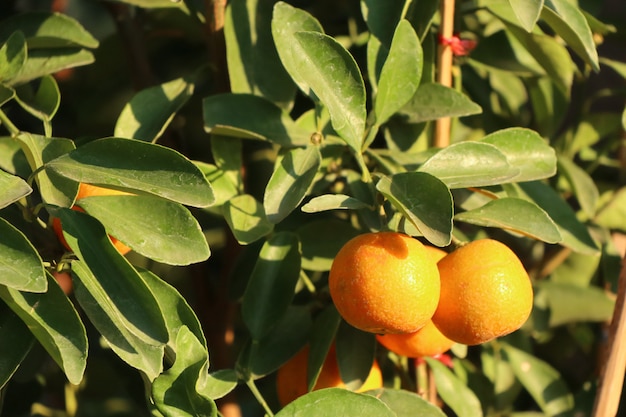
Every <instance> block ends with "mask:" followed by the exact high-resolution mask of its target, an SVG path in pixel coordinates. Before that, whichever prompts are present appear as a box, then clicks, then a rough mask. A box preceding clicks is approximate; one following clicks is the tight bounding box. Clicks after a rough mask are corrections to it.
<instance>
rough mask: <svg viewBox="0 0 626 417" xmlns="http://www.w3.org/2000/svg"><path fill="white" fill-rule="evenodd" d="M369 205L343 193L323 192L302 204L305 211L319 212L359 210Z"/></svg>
mask: <svg viewBox="0 0 626 417" xmlns="http://www.w3.org/2000/svg"><path fill="white" fill-rule="evenodd" d="M369 207H370V206H369V205H367V204H366V203H364V202H363V201H361V200H359V199H356V198H354V197H350V196H349V195H345V194H324V195H320V196H317V197H313V198H312V199H310V200H309V201H307V203H306V204H304V205H303V206H302V211H303V212H305V213H319V212H321V211H327V210H340V209H341V210H359V209H364V208H369Z"/></svg>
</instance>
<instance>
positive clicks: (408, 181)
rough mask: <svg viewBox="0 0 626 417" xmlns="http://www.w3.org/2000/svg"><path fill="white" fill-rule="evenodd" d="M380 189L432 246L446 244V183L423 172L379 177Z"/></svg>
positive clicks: (448, 208) (448, 205) (448, 218)
mask: <svg viewBox="0 0 626 417" xmlns="http://www.w3.org/2000/svg"><path fill="white" fill-rule="evenodd" d="M376 189H377V190H378V191H380V192H381V193H382V194H383V195H384V196H385V197H387V199H389V201H390V202H391V203H392V204H393V205H394V206H395V208H396V209H397V210H398V211H400V212H401V213H402V214H403V215H404V216H405V217H406V218H407V219H408V220H409V221H410V222H411V223H413V225H415V227H417V229H418V230H419V231H420V232H421V233H422V234H423V235H424V237H425V238H426V239H427V240H429V241H430V242H432V243H433V244H434V245H436V246H447V245H448V244H450V241H451V236H452V215H453V203H452V194H450V190H449V189H448V187H446V185H445V184H444V183H443V182H441V180H439V179H437V178H436V177H434V176H432V175H430V174H427V173H425V172H407V173H400V174H395V175H392V176H390V177H382V178H381V179H380V180H379V181H378V183H377V184H376Z"/></svg>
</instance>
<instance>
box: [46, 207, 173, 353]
mask: <svg viewBox="0 0 626 417" xmlns="http://www.w3.org/2000/svg"><path fill="white" fill-rule="evenodd" d="M52 214H53V215H55V216H57V217H59V219H60V220H61V225H62V227H63V236H64V237H65V240H66V241H67V244H68V245H69V247H70V248H71V249H72V250H73V251H74V253H75V254H76V256H77V257H78V258H79V259H80V260H81V261H83V263H82V265H83V268H82V269H81V272H82V273H80V272H79V273H78V276H79V278H80V279H79V281H80V283H81V284H82V286H83V287H84V288H85V290H86V291H87V292H88V293H89V294H90V295H91V297H93V298H95V299H96V300H97V302H98V308H102V309H105V310H106V311H107V312H108V314H110V315H111V316H112V317H114V318H115V319H114V324H115V325H116V326H120V327H121V326H123V327H124V328H125V329H128V330H129V331H131V332H132V333H133V334H134V335H136V336H137V337H138V338H140V339H141V340H142V341H143V342H145V343H146V344H150V345H153V346H162V345H163V344H165V343H167V340H168V333H167V329H166V327H165V322H164V319H163V315H162V313H161V309H160V308H159V304H158V303H157V301H156V299H155V298H154V295H153V294H152V292H150V289H149V288H148V287H147V286H146V284H145V283H144V282H143V280H142V279H141V276H140V275H139V274H138V273H137V271H136V270H135V269H134V268H133V267H132V265H131V264H130V263H129V262H128V261H127V260H126V258H124V257H123V256H121V255H120V254H119V253H118V252H117V250H116V249H115V247H114V246H113V245H112V244H111V241H110V240H109V237H108V236H107V234H106V233H105V231H104V227H102V225H101V224H100V223H99V222H98V221H97V220H96V219H94V218H93V217H91V216H89V215H88V214H86V213H82V212H78V211H76V210H70V209H66V208H59V209H55V210H53V211H52ZM72 270H73V271H75V272H76V270H75V268H74V262H73V263H72ZM83 308H85V306H84V305H83Z"/></svg>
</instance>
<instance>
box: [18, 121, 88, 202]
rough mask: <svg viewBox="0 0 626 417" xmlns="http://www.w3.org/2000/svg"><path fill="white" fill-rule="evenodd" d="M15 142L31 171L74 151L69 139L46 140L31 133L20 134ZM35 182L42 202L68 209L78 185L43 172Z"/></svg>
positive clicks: (36, 177)
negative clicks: (17, 143)
mask: <svg viewBox="0 0 626 417" xmlns="http://www.w3.org/2000/svg"><path fill="white" fill-rule="evenodd" d="M17 140H18V141H19V142H20V146H21V147H22V150H23V151H24V154H25V155H26V159H27V160H28V164H29V165H30V168H31V170H32V171H36V170H38V169H39V168H41V167H42V166H43V165H44V164H46V163H47V162H49V161H51V160H53V159H55V158H56V157H59V156H62V155H65V154H67V153H68V152H70V151H72V150H73V149H74V142H73V141H71V140H69V139H61V138H47V137H44V136H41V135H36V134H32V133H21V134H19V135H18V136H17ZM35 181H36V182H37V187H38V188H39V192H40V193H41V197H42V199H43V201H44V202H45V203H48V204H54V205H57V206H62V207H69V206H70V205H71V204H72V202H73V201H74V197H75V196H76V192H77V190H78V185H77V184H76V183H74V182H73V181H69V180H67V179H65V178H63V177H60V176H58V175H55V174H54V173H48V172H45V171H44V172H39V173H38V174H37V176H35Z"/></svg>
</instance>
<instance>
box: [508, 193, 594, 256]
mask: <svg viewBox="0 0 626 417" xmlns="http://www.w3.org/2000/svg"><path fill="white" fill-rule="evenodd" d="M507 193H508V194H509V196H511V197H520V198H525V199H529V200H530V201H532V202H534V203H535V204H537V205H538V206H539V207H541V208H542V209H543V210H544V211H545V212H546V213H548V216H550V218H551V219H552V220H553V221H554V223H556V225H557V227H558V228H559V232H560V233H561V237H562V239H563V240H562V241H561V242H560V243H561V245H563V246H566V247H568V248H570V249H572V250H574V251H576V252H580V253H585V254H594V253H597V252H598V247H597V245H596V243H595V242H594V241H593V239H592V237H591V235H590V234H589V231H588V230H587V227H586V226H585V225H584V224H582V223H581V222H580V221H579V220H578V219H577V218H576V213H574V211H573V210H572V208H571V207H570V206H569V205H568V204H567V203H566V202H565V201H564V200H563V199H562V198H561V197H560V196H559V195H558V194H557V193H556V191H554V190H553V189H552V188H550V187H549V186H548V185H546V184H544V183H542V182H539V181H531V182H525V183H520V184H517V185H515V186H510V187H508V188H507Z"/></svg>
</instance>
